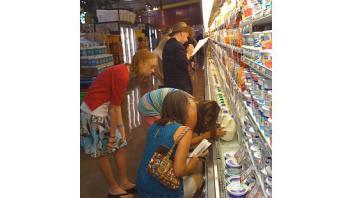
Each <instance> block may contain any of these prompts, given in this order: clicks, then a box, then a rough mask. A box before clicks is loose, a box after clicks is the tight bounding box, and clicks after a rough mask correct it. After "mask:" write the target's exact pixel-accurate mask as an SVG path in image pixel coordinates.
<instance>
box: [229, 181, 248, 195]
mask: <svg viewBox="0 0 352 198" xmlns="http://www.w3.org/2000/svg"><path fill="white" fill-rule="evenodd" d="M226 190H227V193H228V195H229V197H231V198H245V197H246V194H247V192H248V186H247V185H245V184H240V185H238V184H234V183H231V184H229V185H227V187H226Z"/></svg>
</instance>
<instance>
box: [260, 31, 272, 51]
mask: <svg viewBox="0 0 352 198" xmlns="http://www.w3.org/2000/svg"><path fill="white" fill-rule="evenodd" d="M263 34H264V42H263V43H262V48H263V49H272V33H271V31H264V32H263Z"/></svg>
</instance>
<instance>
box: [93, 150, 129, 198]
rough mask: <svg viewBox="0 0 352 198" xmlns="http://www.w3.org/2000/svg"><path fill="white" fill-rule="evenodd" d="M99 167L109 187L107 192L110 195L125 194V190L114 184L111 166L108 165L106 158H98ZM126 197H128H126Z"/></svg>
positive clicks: (108, 161)
mask: <svg viewBox="0 0 352 198" xmlns="http://www.w3.org/2000/svg"><path fill="white" fill-rule="evenodd" d="M99 167H100V170H101V172H102V173H103V175H104V178H105V180H106V181H107V183H108V185H109V192H110V193H111V194H124V193H126V191H125V190H123V189H122V188H121V187H120V186H119V185H118V184H117V182H116V180H115V178H114V175H113V172H112V169H111V165H110V160H109V158H108V157H106V156H103V157H100V158H99ZM126 197H128V196H126Z"/></svg>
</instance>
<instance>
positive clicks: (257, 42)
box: [253, 32, 263, 47]
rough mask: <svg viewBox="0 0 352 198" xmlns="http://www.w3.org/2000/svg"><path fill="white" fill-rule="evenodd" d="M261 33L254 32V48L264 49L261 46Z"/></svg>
mask: <svg viewBox="0 0 352 198" xmlns="http://www.w3.org/2000/svg"><path fill="white" fill-rule="evenodd" d="M261 34H263V33H261V32H253V45H254V47H262V45H261V39H260V38H261V36H260V35H261Z"/></svg>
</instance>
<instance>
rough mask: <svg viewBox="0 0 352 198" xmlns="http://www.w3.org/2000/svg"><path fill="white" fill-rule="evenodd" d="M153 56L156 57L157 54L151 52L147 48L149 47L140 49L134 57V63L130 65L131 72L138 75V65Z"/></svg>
mask: <svg viewBox="0 0 352 198" xmlns="http://www.w3.org/2000/svg"><path fill="white" fill-rule="evenodd" d="M153 58H155V59H156V58H157V56H156V55H155V54H153V53H151V52H150V51H149V50H147V49H140V50H138V51H137V52H136V53H135V54H134V56H133V58H132V63H131V66H130V73H131V74H134V75H136V76H138V74H139V67H138V65H139V64H140V63H141V62H142V61H146V60H147V59H153Z"/></svg>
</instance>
